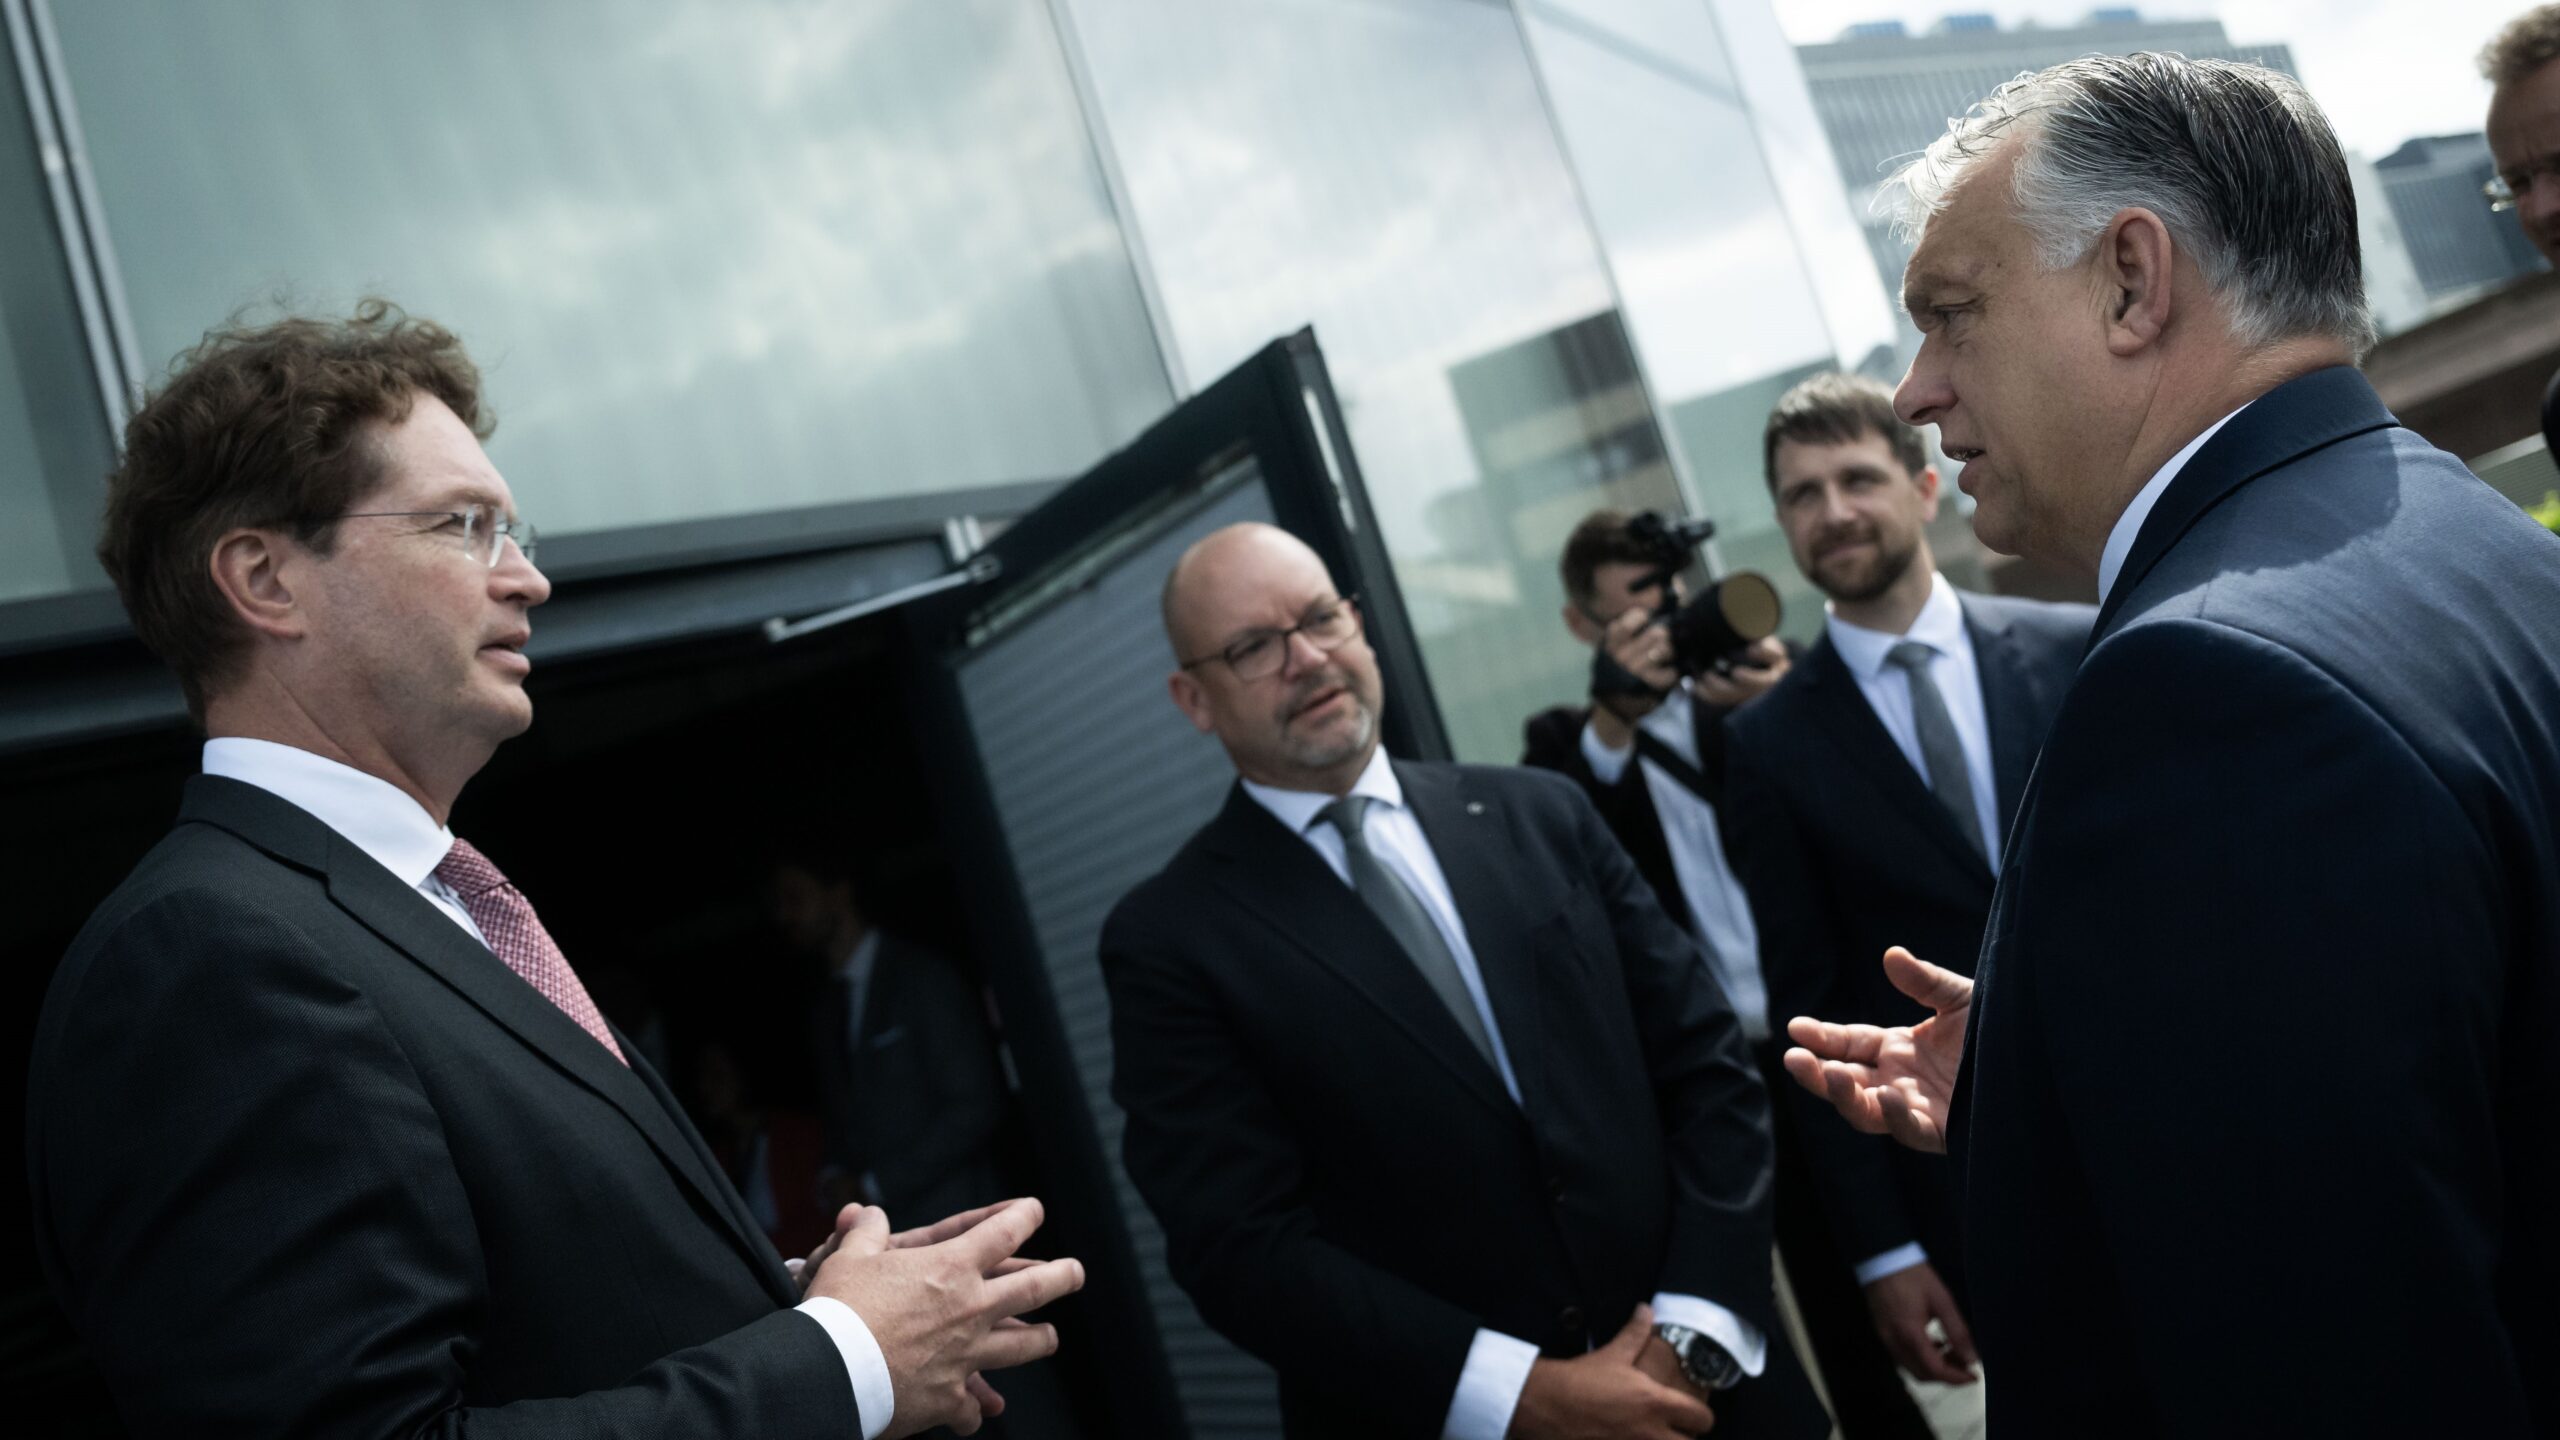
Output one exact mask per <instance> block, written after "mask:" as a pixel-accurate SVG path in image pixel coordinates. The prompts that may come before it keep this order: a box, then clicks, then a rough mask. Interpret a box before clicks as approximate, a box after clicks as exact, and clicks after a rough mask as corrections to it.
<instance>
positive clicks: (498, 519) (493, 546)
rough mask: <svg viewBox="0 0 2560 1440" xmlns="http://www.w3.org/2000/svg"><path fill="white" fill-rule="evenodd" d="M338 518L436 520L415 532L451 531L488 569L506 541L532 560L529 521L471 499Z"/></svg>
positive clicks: (493, 566)
mask: <svg viewBox="0 0 2560 1440" xmlns="http://www.w3.org/2000/svg"><path fill="white" fill-rule="evenodd" d="M338 518H339V519H341V520H436V521H440V522H442V523H440V524H436V525H430V526H428V527H427V528H426V529H424V530H422V531H420V532H418V533H420V534H422V535H450V536H452V537H453V538H454V539H455V540H456V541H458V542H460V544H461V546H462V548H463V549H464V550H466V551H468V552H470V554H471V555H472V556H473V557H474V558H475V559H478V560H479V561H481V562H482V563H483V564H485V565H487V566H488V567H489V568H490V569H492V570H495V569H497V568H498V562H499V561H501V560H504V559H505V558H506V556H507V542H508V541H510V540H513V541H514V542H516V550H517V552H518V553H520V554H522V555H523V556H524V558H525V563H527V564H531V563H533V546H534V530H533V527H532V526H531V525H528V524H526V523H525V522H524V521H522V520H519V519H517V518H515V517H514V516H512V515H508V514H505V513H503V512H501V511H500V510H499V509H498V507H497V506H495V505H488V504H481V503H474V504H470V505H465V506H463V507H462V508H461V509H459V510H358V511H355V512H354V513H352V514H347V515H341V516H339V517H338Z"/></svg>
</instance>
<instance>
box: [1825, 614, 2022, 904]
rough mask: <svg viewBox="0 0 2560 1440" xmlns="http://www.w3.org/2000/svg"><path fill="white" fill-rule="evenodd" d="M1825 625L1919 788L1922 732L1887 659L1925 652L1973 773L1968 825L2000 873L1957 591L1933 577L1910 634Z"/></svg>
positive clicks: (1980, 720)
mask: <svg viewBox="0 0 2560 1440" xmlns="http://www.w3.org/2000/svg"><path fill="white" fill-rule="evenodd" d="M1823 623H1824V625H1825V626H1826V627H1827V628H1828V630H1829V632H1830V636H1831V648H1832V649H1834V650H1836V651H1838V652H1840V659H1841V660H1842V661H1843V662H1844V663H1845V664H1847V665H1848V667H1849V673H1850V674H1852V675H1855V676H1856V677H1857V678H1858V693H1859V694H1861V695H1864V696H1866V697H1867V708H1869V709H1871V710H1873V711H1875V713H1876V719H1878V720H1880V721H1882V722H1884V730H1885V733H1886V734H1887V735H1890V736H1892V737H1893V745H1894V748H1895V749H1897V750H1900V751H1901V752H1902V758H1903V759H1904V760H1906V761H1909V762H1910V764H1911V768H1912V770H1913V771H1915V772H1917V773H1918V775H1919V776H1920V783H1922V784H1923V785H1926V784H1928V783H1930V781H1929V767H1928V765H1927V763H1926V762H1924V761H1923V760H1922V759H1921V757H1920V726H1919V722H1918V721H1917V720H1916V719H1914V718H1913V716H1912V713H1911V676H1910V673H1909V672H1908V671H1906V670H1904V669H1903V668H1902V667H1901V666H1899V665H1895V664H1893V663H1891V662H1889V661H1888V660H1887V659H1886V658H1885V657H1886V656H1887V655H1888V654H1889V653H1891V652H1892V650H1893V647H1894V646H1896V645H1898V644H1900V643H1901V642H1903V641H1905V640H1916V641H1918V642H1919V643H1921V644H1923V645H1926V646H1928V647H1929V650H1930V652H1931V654H1930V658H1929V679H1930V681H1931V682H1932V683H1933V684H1935V685H1936V686H1937V687H1938V694H1939V695H1940V696H1941V697H1943V698H1944V699H1945V700H1946V702H1947V715H1948V718H1950V719H1952V720H1953V721H1955V726H1956V741H1957V743H1958V744H1960V745H1962V746H1963V747H1964V767H1965V769H1966V770H1967V771H1969V772H1971V773H1970V774H1969V775H1967V777H1966V778H1967V779H1969V780H1971V781H1972V782H1973V812H1974V819H1975V820H1976V821H1977V822H1979V823H1980V825H1981V826H1982V844H1983V849H1984V851H1985V852H1986V858H1988V859H1989V860H1990V862H1991V873H1992V874H1994V875H1997V874H1999V873H2000V842H2001V841H2002V840H2003V839H2005V838H2007V837H2006V836H2004V835H2003V834H2002V833H2001V829H2000V795H1999V789H1998V786H1997V783H1996V781H1995V778H1994V777H1993V775H1992V773H1991V722H1990V720H1989V718H1988V717H1987V715H1986V713H1985V712H1984V710H1983V706H1982V668H1981V666H1980V665H1978V664H1976V663H1975V661H1974V656H1973V637H1972V636H1971V635H1970V634H1968V633H1966V631H1965V627H1964V607H1963V606H1962V605H1959V604H1957V603H1956V591H1955V587H1954V586H1952V585H1949V584H1948V583H1947V577H1945V576H1944V575H1936V574H1933V575H1931V576H1930V577H1929V598H1928V600H1927V601H1926V602H1924V603H1923V604H1922V605H1921V606H1920V614H1919V615H1918V616H1917V617H1916V618H1914V619H1913V620H1912V622H1911V628H1910V629H1908V630H1906V631H1904V632H1903V633H1901V634H1899V635H1888V634H1886V633H1885V632H1883V631H1881V630H1870V629H1868V628H1867V627H1865V626H1863V625H1852V624H1850V623H1849V622H1848V621H1846V620H1843V619H1841V618H1840V617H1839V615H1838V614H1836V613H1834V614H1831V615H1829V616H1828V617H1827V618H1826V619H1825V620H1824V622H1823Z"/></svg>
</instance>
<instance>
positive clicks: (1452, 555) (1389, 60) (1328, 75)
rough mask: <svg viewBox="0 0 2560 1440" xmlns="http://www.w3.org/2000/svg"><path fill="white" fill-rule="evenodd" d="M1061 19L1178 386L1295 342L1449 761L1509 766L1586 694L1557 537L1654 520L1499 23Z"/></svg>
mask: <svg viewBox="0 0 2560 1440" xmlns="http://www.w3.org/2000/svg"><path fill="white" fill-rule="evenodd" d="M1069 9H1070V11H1071V13H1072V14H1073V16H1074V18H1075V22H1076V29H1077V31H1078V33H1079V34H1080V36H1081V37H1082V41H1083V48H1084V51H1085V55H1086V59H1087V61H1088V63H1089V65H1090V68H1091V71H1092V77H1093V83H1094V90H1095V94H1096V96H1097V98H1098V101H1099V104H1100V107H1101V111H1102V114H1103V118H1104V120H1105V122H1106V128H1107V129H1108V130H1109V132H1110V134H1111V136H1112V140H1113V144H1114V146H1115V147H1116V149H1117V151H1118V155H1119V160H1120V166H1121V171H1122V174H1123V176H1124V178H1125V180H1126V182H1127V186H1128V190H1129V195H1130V200H1131V204H1132V207H1133V210H1134V215H1135V219H1136V222H1137V226H1138V229H1139V231H1140V233H1141V234H1142V236H1143V237H1144V239H1145V242H1146V247H1147V251H1148V254H1149V257H1150V259H1151V261H1152V265H1153V269H1154V273H1155V279H1156V283H1157V288H1158V291H1159V293H1160V294H1161V296H1162V298H1163V304H1164V310H1165V313H1166V315H1167V318H1168V321H1169V324H1170V327H1171V330H1172V332H1173V335H1174V339H1175V343H1176V346H1177V348H1178V349H1179V351H1180V353H1181V356H1182V360H1183V364H1184V368H1185V369H1186V370H1188V372H1189V373H1191V374H1193V375H1213V374H1216V373H1218V372H1220V371H1221V370H1224V369H1226V368H1227V367H1228V366H1230V365H1232V364H1234V363H1235V362H1236V361H1238V360H1241V359H1243V358H1244V357H1245V356H1246V355H1248V354H1250V353H1252V352H1253V351H1254V350H1255V349H1256V348H1258V347H1260V346H1261V345H1262V344H1264V343H1265V342H1267V341H1268V340H1270V339H1271V338H1272V337H1273V336H1275V335H1283V334H1287V333H1289V332H1290V331H1293V330H1295V329H1297V328H1298V327H1299V326H1301V325H1304V324H1307V323H1309V322H1310V321H1312V322H1313V323H1314V325H1315V327H1316V336H1317V338H1318V339H1319V340H1320V341H1321V342H1322V343H1323V345H1324V350H1325V360H1326V364H1327V367H1328V369H1329V370H1330V372H1331V374H1332V377H1333V382H1334V386H1335V388H1336V390H1337V391H1338V392H1339V393H1340V395H1341V397H1342V404H1343V411H1344V416H1345V421H1346V423H1347V424H1348V425H1349V427H1350V431H1351V438H1352V442H1353V444H1354V446H1355V447H1356V448H1357V449H1358V451H1359V454H1360V464H1361V470H1362V473H1363V475H1364V476H1365V477H1366V479H1367V481H1368V485H1369V491H1370V497H1371V500H1372V502H1373V504H1374V508H1375V509H1376V511H1377V514H1378V523H1379V526H1380V529H1381V530H1382V532H1383V537H1384V539H1385V541H1386V544H1387V549H1388V552H1389V554H1390V555H1391V556H1392V557H1393V559H1394V562H1395V567H1396V579H1397V583H1398V585H1399V586H1400V587H1401V589H1402V591H1403V595H1404V600H1405V604H1406V608H1407V610H1408V612H1409V613H1410V615H1411V617H1412V619H1413V622H1414V626H1415V629H1416V631H1417V633H1418V635H1419V637H1420V640H1421V643H1422V648H1423V653H1424V656H1425V658H1426V660H1427V662H1428V663H1429V665H1430V667H1431V684H1432V687H1433V689H1434V690H1435V692H1436V693H1437V695H1438V698H1439V700H1440V703H1441V708H1442V711H1443V715H1444V718H1445V720H1446V721H1447V724H1448V729H1449V733H1450V739H1451V743H1452V744H1453V745H1454V747H1455V748H1456V750H1457V753H1458V754H1459V756H1460V757H1462V758H1465V759H1470V760H1487V761H1505V762H1507V761H1510V760H1513V759H1516V758H1517V757H1518V755H1519V753H1520V725H1521V721H1522V720H1523V719H1524V718H1525V717H1526V716H1528V715H1529V714H1530V713H1532V712H1533V711H1536V710H1538V709H1541V708H1543V707H1545V706H1547V705H1551V704H1553V703H1555V702H1556V701H1557V700H1559V699H1565V698H1570V697H1572V696H1575V695H1578V694H1580V693H1581V692H1582V690H1583V688H1584V686H1585V677H1586V676H1587V673H1588V667H1589V663H1590V657H1589V654H1588V652H1585V651H1583V650H1581V649H1580V648H1579V647H1577V646H1576V645H1575V644H1574V643H1573V641H1572V639H1571V637H1570V636H1568V635H1567V634H1566V633H1565V630H1564V627H1563V625H1562V623H1561V621H1560V620H1559V619H1558V611H1559V607H1560V606H1561V605H1562V603H1563V599H1562V594H1561V591H1560V589H1559V587H1558V584H1557V581H1556V579H1555V559H1556V555H1557V552H1558V551H1559V550H1560V549H1561V548H1562V546H1563V543H1564V536H1565V533H1566V531H1567V530H1568V529H1569V528H1570V527H1571V525H1572V523H1573V519H1574V518H1577V517H1578V516H1579V515H1580V513H1581V511H1582V510H1584V509H1587V508H1589V507H1590V506H1592V505H1596V504H1599V503H1602V501H1603V500H1604V499H1605V498H1607V497H1609V496H1611V495H1613V494H1614V495H1618V496H1621V497H1628V498H1633V497H1642V498H1643V501H1644V503H1650V504H1669V503H1673V501H1674V499H1675V492H1674V491H1673V489H1672V486H1671V483H1670V476H1669V471H1668V468H1667V467H1666V466H1664V465H1662V464H1660V463H1659V457H1660V451H1661V440H1660V437H1659V435H1658V434H1657V433H1655V431H1654V428H1653V424H1652V417H1651V413H1650V411H1649V409H1647V408H1646V406H1645V404H1644V401H1643V396H1642V392H1641V387H1639V386H1635V385H1633V384H1632V383H1631V380H1632V372H1631V370H1629V369H1628V368H1627V366H1626V365H1625V364H1624V362H1623V353H1624V341H1623V338H1622V337H1621V338H1620V339H1619V340H1618V341H1617V345H1618V348H1619V350H1620V352H1621V358H1620V360H1619V361H1616V362H1609V364H1602V365H1601V366H1600V367H1599V368H1597V369H1594V368H1592V366H1591V363H1590V362H1591V358H1592V357H1593V356H1594V355H1596V354H1597V353H1598V351H1597V349H1596V348H1595V346H1594V343H1593V342H1594V339H1595V333H1594V332H1595V330H1596V329H1602V328H1605V329H1607V330H1610V331H1614V330H1615V328H1616V323H1617V322H1616V320H1615V317H1614V314H1613V313H1612V312H1613V311H1614V309H1615V306H1616V298H1615V296H1614V294H1613V293H1612V291H1611V289H1610V287H1609V284H1608V279H1607V275H1606V273H1605V270H1604V268H1603V266H1602V264H1601V260H1600V256H1599V253H1598V251H1597V249H1596V247H1595V246H1594V244H1593V242H1592V238H1591V231H1590V228H1589V226H1588V225H1587V224H1586V223H1585V221H1584V218H1583V212H1582V206H1581V201H1580V199H1579V197H1578V196H1577V194H1576V192H1575V188H1574V182H1573V177H1572V174H1571V173H1570V172H1569V171H1568V170H1567V168H1566V166H1565V163H1564V157H1563V154H1562V153H1561V151H1560V149H1559V147H1558V145H1557V142H1556V136H1555V132H1554V129H1553V128H1552V127H1551V126H1550V125H1549V123H1548V120H1547V115H1546V109H1545V106H1544V105H1543V104H1542V103H1541V102H1540V99H1539V94H1538V83H1537V77H1536V74H1535V72H1534V71H1533V69H1532V68H1531V66H1530V64H1529V59H1528V56H1527V54H1526V52H1525V50H1524V48H1523V46H1522V43H1521V38H1520V30H1519V24H1518V21H1517V19H1516V18H1515V17H1514V16H1513V14H1512V12H1511V9H1510V7H1508V6H1506V5H1486V4H1477V3H1465V0H1427V3H1426V0H1411V3H1406V0H1396V3H1386V0H1070V4H1069ZM1603 317H1605V323H1604V322H1603ZM1584 327H1593V328H1591V329H1586V328H1584ZM1610 364H1614V365H1615V366H1616V368H1614V369H1612V368H1610ZM1462 384H1463V385H1464V386H1465V387H1466V391H1467V393H1466V394H1464V395H1462V394H1461V385H1462ZM1613 406H1615V407H1620V410H1618V411H1614V412H1613V411H1612V410H1611V407H1613ZM1631 436H1632V437H1640V438H1636V439H1630V438H1629V437H1631ZM1647 447H1649V452H1650V455H1649V457H1648V455H1647V454H1646V453H1645V451H1646V449H1647ZM1568 512H1570V513H1568Z"/></svg>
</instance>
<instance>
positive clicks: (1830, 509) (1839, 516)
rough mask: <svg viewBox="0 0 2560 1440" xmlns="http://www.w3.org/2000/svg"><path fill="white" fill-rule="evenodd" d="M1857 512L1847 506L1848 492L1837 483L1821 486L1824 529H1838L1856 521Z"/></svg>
mask: <svg viewBox="0 0 2560 1440" xmlns="http://www.w3.org/2000/svg"><path fill="white" fill-rule="evenodd" d="M1857 518H1858V514H1857V512H1856V511H1854V510H1852V509H1850V508H1849V494H1848V492H1847V491H1846V490H1843V489H1841V488H1840V487H1839V486H1837V485H1825V486H1823V487H1822V524H1823V527H1824V528H1825V529H1833V530H1836V529H1839V528H1841V527H1842V526H1846V525H1850V524H1853V523H1855V522H1856V520H1857Z"/></svg>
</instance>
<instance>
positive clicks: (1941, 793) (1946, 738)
mask: <svg viewBox="0 0 2560 1440" xmlns="http://www.w3.org/2000/svg"><path fill="white" fill-rule="evenodd" d="M1937 654H1938V652H1937V651H1935V650H1932V649H1930V648H1929V647H1928V646H1926V645H1923V644H1921V643H1920V642H1919V641H1917V640H1905V641H1902V642H1901V643H1899V644H1897V645H1895V646H1894V647H1893V648H1892V649H1891V650H1889V651H1887V652H1885V657H1884V658H1886V659H1887V660H1890V661H1892V662H1893V663H1894V664H1896V665H1899V666H1901V667H1902V671H1903V674H1904V675H1906V676H1908V677H1909V678H1910V681H1911V723H1912V728H1914V729H1916V730H1918V731H1919V732H1920V763H1921V764H1922V765H1923V766H1924V767H1925V768H1926V769H1927V770H1928V772H1929V788H1930V790H1932V791H1934V792H1935V793H1936V794H1937V797H1938V803H1939V804H1941V805H1944V806H1946V807H1947V813H1948V814H1949V815H1952V816H1954V817H1955V822H1956V828H1957V829H1958V830H1961V831H1963V832H1964V838H1965V840H1966V841H1967V842H1968V843H1970V844H1971V845H1972V846H1973V853H1975V854H1976V855H1979V856H1981V857H1982V858H1983V860H1984V861H1985V862H1986V863H1987V862H1988V861H1989V860H1990V859H1991V847H1990V846H1988V845H1985V844H1984V843H1982V816H1981V814H1980V812H1978V811H1976V810H1975V809H1974V808H1973V771H1972V769H1971V768H1970V767H1968V766H1967V765H1966V764H1965V763H1964V742H1963V741H1961V740H1958V739H1957V738H1956V721H1955V717H1954V716H1953V715H1950V714H1948V713H1947V697H1946V696H1944V695H1941V694H1939V693H1938V682H1937V681H1935V680H1932V679H1930V678H1929V662H1930V661H1931V660H1934V659H1936V658H1937Z"/></svg>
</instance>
